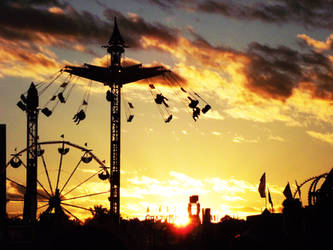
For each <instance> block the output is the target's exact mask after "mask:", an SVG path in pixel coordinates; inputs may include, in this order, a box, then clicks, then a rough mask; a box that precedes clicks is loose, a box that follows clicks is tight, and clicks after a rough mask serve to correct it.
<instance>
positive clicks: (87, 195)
mask: <svg viewBox="0 0 333 250" xmlns="http://www.w3.org/2000/svg"><path fill="white" fill-rule="evenodd" d="M109 192H110V190H109V191H104V192H99V193H94V194H86V195H81V196H76V197H71V198H68V199H63V201H69V200H75V199H81V198H85V197H91V196H95V195H100V194H106V193H109Z"/></svg>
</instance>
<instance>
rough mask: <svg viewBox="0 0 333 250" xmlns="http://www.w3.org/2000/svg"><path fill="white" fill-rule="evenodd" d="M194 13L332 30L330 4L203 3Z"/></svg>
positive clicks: (304, 0)
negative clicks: (289, 23)
mask: <svg viewBox="0 0 333 250" xmlns="http://www.w3.org/2000/svg"><path fill="white" fill-rule="evenodd" d="M195 9H196V11H202V12H206V13H212V14H220V15H223V16H228V17H232V18H237V19H242V20H244V19H246V20H260V21H263V22H268V23H288V22H293V23H298V24H301V25H304V26H305V27H320V28H325V29H331V28H332V27H333V16H332V11H333V2H332V1H331V0H316V1H313V0H298V1H296V0H295V1H290V0H274V1H262V2H256V3H252V4H244V3H243V2H242V3H240V1H238V2H237V1H233V2H231V1H226V0H222V1H213V0H212V1H203V2H199V3H198V4H196V6H195Z"/></svg>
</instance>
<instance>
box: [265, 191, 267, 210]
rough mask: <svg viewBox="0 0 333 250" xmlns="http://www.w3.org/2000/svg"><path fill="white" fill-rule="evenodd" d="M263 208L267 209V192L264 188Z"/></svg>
mask: <svg viewBox="0 0 333 250" xmlns="http://www.w3.org/2000/svg"><path fill="white" fill-rule="evenodd" d="M265 209H267V194H266V189H265Z"/></svg>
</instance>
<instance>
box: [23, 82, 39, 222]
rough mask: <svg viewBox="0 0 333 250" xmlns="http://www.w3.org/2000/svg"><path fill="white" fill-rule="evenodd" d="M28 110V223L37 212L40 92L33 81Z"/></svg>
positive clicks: (26, 199) (28, 98)
mask: <svg viewBox="0 0 333 250" xmlns="http://www.w3.org/2000/svg"><path fill="white" fill-rule="evenodd" d="M26 112H27V148H28V150H27V175H26V178H27V179H26V190H25V195H24V209H23V220H24V221H25V222H27V223H34V222H35V220H36V214H37V157H38V155H37V150H38V148H37V142H38V135H37V131H38V92H37V89H36V87H35V85H34V84H33V83H31V85H30V88H29V90H28V96H27V109H26Z"/></svg>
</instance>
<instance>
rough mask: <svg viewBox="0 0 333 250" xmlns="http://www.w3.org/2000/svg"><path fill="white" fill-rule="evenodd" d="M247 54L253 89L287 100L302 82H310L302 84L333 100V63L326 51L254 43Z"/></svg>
mask: <svg viewBox="0 0 333 250" xmlns="http://www.w3.org/2000/svg"><path fill="white" fill-rule="evenodd" d="M246 56H248V57H249V59H250V63H249V65H247V67H246V69H245V72H244V73H245V75H246V77H247V86H246V87H247V88H249V89H250V90H251V91H253V92H256V93H258V94H260V95H261V96H263V97H266V98H274V99H279V100H282V101H285V100H286V99H288V98H289V97H290V96H291V95H292V94H293V90H294V89H295V88H297V87H299V84H300V83H303V82H307V84H305V85H303V86H302V87H303V88H306V89H307V90H310V92H311V94H312V96H313V97H314V98H320V99H327V100H330V101H331V100H333V77H332V76H331V72H332V66H331V63H330V60H329V59H328V57H327V56H326V55H324V54H321V53H318V52H315V51H310V52H306V53H301V52H298V51H296V50H293V49H290V48H287V47H284V46H279V47H276V48H273V47H270V46H267V45H262V44H259V43H252V44H250V45H249V49H248V51H247V53H246Z"/></svg>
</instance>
